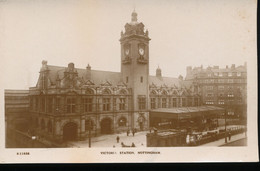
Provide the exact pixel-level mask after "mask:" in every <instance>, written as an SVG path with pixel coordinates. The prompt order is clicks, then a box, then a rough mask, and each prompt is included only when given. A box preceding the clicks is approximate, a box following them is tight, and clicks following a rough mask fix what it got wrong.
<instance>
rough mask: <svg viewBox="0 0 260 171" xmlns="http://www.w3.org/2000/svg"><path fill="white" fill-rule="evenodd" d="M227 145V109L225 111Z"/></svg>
mask: <svg viewBox="0 0 260 171" xmlns="http://www.w3.org/2000/svg"><path fill="white" fill-rule="evenodd" d="M225 143H227V109H225Z"/></svg>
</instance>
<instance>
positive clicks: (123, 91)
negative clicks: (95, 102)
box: [119, 90, 127, 95]
mask: <svg viewBox="0 0 260 171" xmlns="http://www.w3.org/2000/svg"><path fill="white" fill-rule="evenodd" d="M119 94H124V95H125V94H127V92H126V91H125V90H120V92H119Z"/></svg>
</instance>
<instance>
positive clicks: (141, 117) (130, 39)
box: [120, 11, 151, 130]
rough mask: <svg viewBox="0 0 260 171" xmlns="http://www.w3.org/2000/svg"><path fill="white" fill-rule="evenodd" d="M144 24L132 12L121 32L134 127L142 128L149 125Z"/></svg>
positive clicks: (146, 41)
mask: <svg viewBox="0 0 260 171" xmlns="http://www.w3.org/2000/svg"><path fill="white" fill-rule="evenodd" d="M150 40H151V39H150V38H149V37H148V31H147V30H146V31H145V32H144V24H143V23H142V22H138V21H137V13H136V12H135V11H134V12H133V13H132V18H131V22H129V23H126V24H125V32H121V38H120V43H121V74H122V80H123V82H125V83H126V84H127V86H128V87H129V88H131V89H132V118H131V120H132V121H131V123H132V125H131V126H132V128H137V129H140V130H143V129H147V128H148V127H149V125H148V123H149V112H148V106H149V103H148V100H149V80H148V79H149V41H150Z"/></svg>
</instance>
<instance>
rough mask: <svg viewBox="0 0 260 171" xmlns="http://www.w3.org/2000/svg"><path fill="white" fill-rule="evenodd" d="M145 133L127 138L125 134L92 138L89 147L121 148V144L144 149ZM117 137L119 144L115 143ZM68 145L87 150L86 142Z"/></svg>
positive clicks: (138, 133)
mask: <svg viewBox="0 0 260 171" xmlns="http://www.w3.org/2000/svg"><path fill="white" fill-rule="evenodd" d="M146 133H147V131H144V132H137V133H135V136H133V135H132V134H130V135H129V136H127V135H126V133H121V134H112V135H102V136H99V137H93V138H92V139H91V147H113V146H115V147H121V142H123V143H124V144H125V145H131V144H132V143H134V144H135V146H136V147H146ZM117 136H119V138H120V140H119V143H117V141H116V137H117ZM70 145H71V146H72V147H75V148H77V147H78V148H88V146H89V144H88V140H85V141H77V142H70Z"/></svg>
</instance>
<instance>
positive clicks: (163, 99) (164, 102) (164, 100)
mask: <svg viewBox="0 0 260 171" xmlns="http://www.w3.org/2000/svg"><path fill="white" fill-rule="evenodd" d="M166 103H167V100H166V98H162V108H166Z"/></svg>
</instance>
